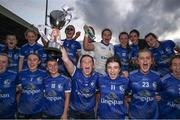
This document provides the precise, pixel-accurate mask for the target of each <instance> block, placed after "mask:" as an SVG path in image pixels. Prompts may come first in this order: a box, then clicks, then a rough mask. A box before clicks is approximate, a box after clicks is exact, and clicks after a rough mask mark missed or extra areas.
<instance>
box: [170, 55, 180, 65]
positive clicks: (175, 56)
mask: <svg viewBox="0 0 180 120" xmlns="http://www.w3.org/2000/svg"><path fill="white" fill-rule="evenodd" d="M176 58H179V59H180V54H176V55H174V56H173V57H172V58H171V59H170V66H171V65H172V61H173V60H174V59H176Z"/></svg>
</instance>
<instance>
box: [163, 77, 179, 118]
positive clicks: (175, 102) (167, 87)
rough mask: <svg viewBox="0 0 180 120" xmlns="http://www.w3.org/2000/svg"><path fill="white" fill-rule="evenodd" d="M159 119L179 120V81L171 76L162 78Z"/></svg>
mask: <svg viewBox="0 0 180 120" xmlns="http://www.w3.org/2000/svg"><path fill="white" fill-rule="evenodd" d="M159 107H160V118H163V119H180V80H179V79H177V78H175V77H174V76H173V75H172V74H167V75H165V76H164V77H163V78H162V93H161V101H160V105H159Z"/></svg>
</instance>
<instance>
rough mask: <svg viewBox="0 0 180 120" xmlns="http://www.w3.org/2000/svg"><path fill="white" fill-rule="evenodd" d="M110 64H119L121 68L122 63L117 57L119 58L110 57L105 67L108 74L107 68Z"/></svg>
mask: <svg viewBox="0 0 180 120" xmlns="http://www.w3.org/2000/svg"><path fill="white" fill-rule="evenodd" d="M110 62H117V63H118V64H119V67H120V68H121V61H120V59H119V58H118V57H117V56H112V57H109V58H108V59H107V61H106V65H105V70H106V73H107V66H108V64H109V63H110Z"/></svg>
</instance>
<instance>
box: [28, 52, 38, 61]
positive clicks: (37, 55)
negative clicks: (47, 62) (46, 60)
mask: <svg viewBox="0 0 180 120" xmlns="http://www.w3.org/2000/svg"><path fill="white" fill-rule="evenodd" d="M30 55H35V56H37V57H38V59H39V61H41V58H40V56H39V54H37V53H30V54H29V55H28V57H27V59H28V58H29V56H30Z"/></svg>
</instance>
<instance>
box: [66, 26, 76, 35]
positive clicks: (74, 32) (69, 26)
mask: <svg viewBox="0 0 180 120" xmlns="http://www.w3.org/2000/svg"><path fill="white" fill-rule="evenodd" d="M69 27H72V28H73V29H74V33H75V27H74V26H73V25H68V26H67V27H66V28H65V33H66V32H67V29H68V28H69ZM74 33H73V34H74Z"/></svg>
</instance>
